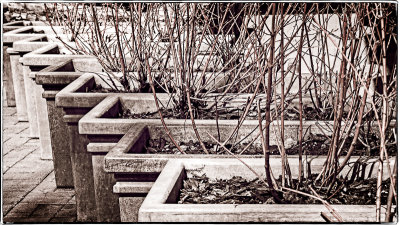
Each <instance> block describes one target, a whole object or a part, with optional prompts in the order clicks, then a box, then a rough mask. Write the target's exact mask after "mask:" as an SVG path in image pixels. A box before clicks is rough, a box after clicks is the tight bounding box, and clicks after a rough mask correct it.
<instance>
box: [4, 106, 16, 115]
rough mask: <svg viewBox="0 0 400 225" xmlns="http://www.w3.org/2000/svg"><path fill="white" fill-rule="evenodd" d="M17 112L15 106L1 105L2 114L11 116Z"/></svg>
mask: <svg viewBox="0 0 400 225" xmlns="http://www.w3.org/2000/svg"><path fill="white" fill-rule="evenodd" d="M15 113H17V108H15V107H3V116H12V115H14V114H15Z"/></svg>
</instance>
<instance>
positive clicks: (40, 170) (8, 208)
mask: <svg viewBox="0 0 400 225" xmlns="http://www.w3.org/2000/svg"><path fill="white" fill-rule="evenodd" d="M2 126H3V133H2V138H3V146H2V154H3V157H2V165H3V166H2V175H3V176H2V190H3V195H2V204H3V218H2V221H3V222H21V223H23V222H36V223H44V222H54V223H60V222H75V221H76V204H75V197H74V195H75V193H74V190H73V189H71V188H57V187H56V184H55V178H54V170H53V162H52V161H51V160H42V159H41V158H40V143H39V139H32V138H29V137H28V135H29V124H28V122H18V120H17V116H16V108H15V107H6V106H3V113H2Z"/></svg>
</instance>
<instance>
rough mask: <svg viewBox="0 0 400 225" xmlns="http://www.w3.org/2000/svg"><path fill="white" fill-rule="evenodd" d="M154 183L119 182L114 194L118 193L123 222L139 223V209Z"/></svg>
mask: <svg viewBox="0 0 400 225" xmlns="http://www.w3.org/2000/svg"><path fill="white" fill-rule="evenodd" d="M153 184H154V182H117V183H116V184H115V185H114V193H118V194H120V195H121V196H120V197H119V207H120V214H121V222H137V221H138V213H139V208H140V206H141V205H142V203H143V201H144V199H145V196H146V195H147V193H148V192H149V191H150V189H151V187H152V186H153ZM125 194H127V195H128V196H130V197H128V196H127V195H125Z"/></svg>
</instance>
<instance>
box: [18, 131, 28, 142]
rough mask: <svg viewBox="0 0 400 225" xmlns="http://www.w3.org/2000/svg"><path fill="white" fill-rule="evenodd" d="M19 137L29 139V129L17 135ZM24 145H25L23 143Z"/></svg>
mask: <svg viewBox="0 0 400 225" xmlns="http://www.w3.org/2000/svg"><path fill="white" fill-rule="evenodd" d="M18 135H20V136H21V137H29V127H27V128H26V129H25V130H23V131H21V132H19V133H18ZM25 144H26V143H25Z"/></svg>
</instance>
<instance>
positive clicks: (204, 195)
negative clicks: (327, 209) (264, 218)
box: [178, 174, 390, 205]
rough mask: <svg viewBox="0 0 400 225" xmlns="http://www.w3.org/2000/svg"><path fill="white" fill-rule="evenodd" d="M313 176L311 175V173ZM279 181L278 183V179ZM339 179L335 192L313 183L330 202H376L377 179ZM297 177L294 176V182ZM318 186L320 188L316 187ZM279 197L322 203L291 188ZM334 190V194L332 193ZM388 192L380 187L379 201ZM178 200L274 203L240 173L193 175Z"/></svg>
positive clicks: (263, 188) (386, 184)
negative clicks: (221, 176) (214, 176)
mask: <svg viewBox="0 0 400 225" xmlns="http://www.w3.org/2000/svg"><path fill="white" fill-rule="evenodd" d="M313 176H314V175H313ZM313 180H314V179H312V178H310V179H308V180H306V181H305V183H304V185H301V186H300V187H299V190H300V191H303V192H306V193H312V192H311V190H310V189H309V188H308V185H312V183H311V181H313ZM277 182H278V185H280V184H279V181H277ZM346 182H347V181H345V180H343V179H338V182H337V184H335V185H336V187H338V188H339V189H340V190H339V191H337V192H336V193H335V191H331V192H330V193H326V189H327V188H324V187H322V188H321V187H319V186H317V185H312V187H313V189H315V190H317V192H318V194H319V195H320V196H321V197H322V198H323V199H325V200H327V201H328V202H329V203H331V204H355V205H372V204H375V193H376V179H374V178H371V179H366V180H359V181H354V182H352V183H346ZM297 183H298V181H297V180H294V185H297ZM383 185H384V187H383V190H389V185H390V180H389V179H388V180H386V181H384V182H383ZM318 190H319V191H318ZM280 194H281V197H283V199H284V201H285V202H286V203H287V204H321V202H320V201H318V200H316V199H313V198H309V197H307V196H303V195H298V194H296V193H293V192H283V193H282V192H281V193H280ZM332 194H333V195H332ZM387 196H388V193H387V191H383V193H382V201H383V204H386V199H387ZM178 203H179V204H274V203H275V202H274V200H273V197H272V195H270V193H269V190H268V188H267V187H266V186H265V185H264V184H263V183H262V182H260V181H258V180H257V179H255V180H251V181H247V180H246V179H244V178H243V177H237V176H234V177H232V178H231V179H216V180H210V179H209V178H208V177H207V176H206V175H205V174H203V175H201V176H197V175H193V176H192V177H190V178H187V179H185V180H184V181H183V188H182V189H181V190H180V198H179V200H178Z"/></svg>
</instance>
